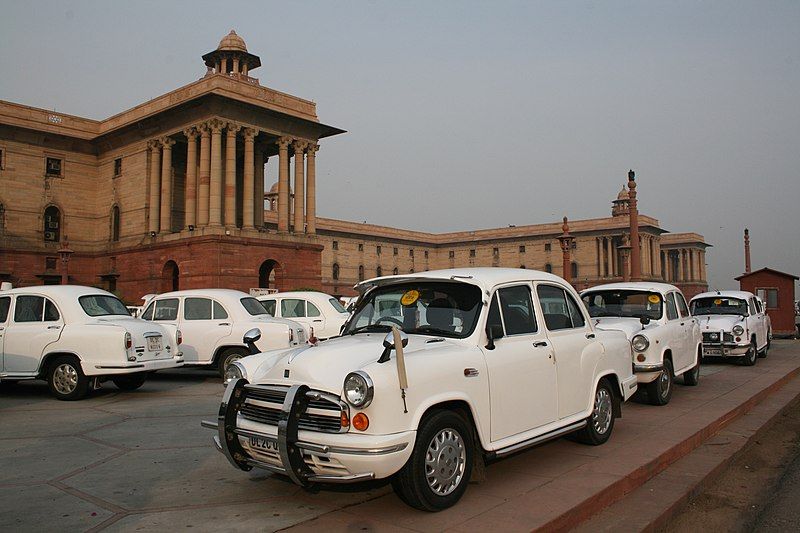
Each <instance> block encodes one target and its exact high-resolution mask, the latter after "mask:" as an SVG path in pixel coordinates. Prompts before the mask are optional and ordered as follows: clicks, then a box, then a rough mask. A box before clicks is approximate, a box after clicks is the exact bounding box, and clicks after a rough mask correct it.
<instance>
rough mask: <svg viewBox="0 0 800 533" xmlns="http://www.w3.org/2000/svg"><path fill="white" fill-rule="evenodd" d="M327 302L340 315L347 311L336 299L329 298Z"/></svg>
mask: <svg viewBox="0 0 800 533" xmlns="http://www.w3.org/2000/svg"><path fill="white" fill-rule="evenodd" d="M328 301H329V302H330V303H331V305H332V306H333V308H334V309H336V310H337V311H339V312H340V313H347V309H345V308H344V306H343V305H342V303H341V302H340V301H339V300H337V299H336V298H331V299H329V300H328Z"/></svg>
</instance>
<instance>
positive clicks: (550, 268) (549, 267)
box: [544, 263, 553, 274]
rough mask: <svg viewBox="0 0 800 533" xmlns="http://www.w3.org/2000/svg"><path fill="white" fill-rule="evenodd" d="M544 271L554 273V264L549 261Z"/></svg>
mask: <svg viewBox="0 0 800 533" xmlns="http://www.w3.org/2000/svg"><path fill="white" fill-rule="evenodd" d="M544 271H545V272H547V273H548V274H552V273H553V265H551V264H550V263H547V264H546V265H545V266H544Z"/></svg>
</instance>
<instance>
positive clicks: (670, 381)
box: [645, 358, 675, 405]
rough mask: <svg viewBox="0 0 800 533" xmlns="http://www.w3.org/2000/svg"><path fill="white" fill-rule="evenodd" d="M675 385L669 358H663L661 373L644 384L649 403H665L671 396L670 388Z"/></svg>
mask: <svg viewBox="0 0 800 533" xmlns="http://www.w3.org/2000/svg"><path fill="white" fill-rule="evenodd" d="M674 385H675V374H674V368H673V366H672V361H671V360H670V359H667V358H664V369H663V370H662V371H661V375H660V376H658V377H657V378H656V379H655V380H654V381H651V382H650V383H648V384H647V385H646V386H645V389H647V401H648V402H650V405H667V404H668V403H669V400H670V398H672V389H673V388H674Z"/></svg>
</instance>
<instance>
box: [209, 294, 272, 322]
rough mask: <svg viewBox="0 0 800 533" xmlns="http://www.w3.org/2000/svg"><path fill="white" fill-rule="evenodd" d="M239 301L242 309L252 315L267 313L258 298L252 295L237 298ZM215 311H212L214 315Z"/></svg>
mask: <svg viewBox="0 0 800 533" xmlns="http://www.w3.org/2000/svg"><path fill="white" fill-rule="evenodd" d="M239 302H241V304H242V307H244V310H245V311H247V312H248V313H250V315H252V316H261V315H266V314H267V311H266V309H264V306H263V305H261V302H259V301H258V300H256V299H255V298H253V297H252V296H248V297H246V298H242V299H241V300H239ZM216 313H217V312H216V311H214V316H216ZM227 317H228V315H227V314H226V315H225V318H227Z"/></svg>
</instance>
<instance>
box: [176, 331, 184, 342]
mask: <svg viewBox="0 0 800 533" xmlns="http://www.w3.org/2000/svg"><path fill="white" fill-rule="evenodd" d="M175 341H176V342H177V343H178V344H179V345H180V344H182V343H183V333H181V330H178V332H177V333H176V334H175Z"/></svg>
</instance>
